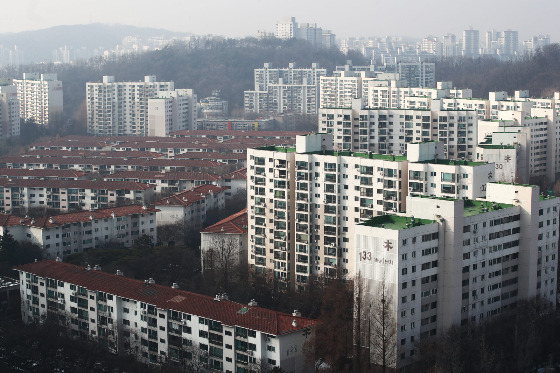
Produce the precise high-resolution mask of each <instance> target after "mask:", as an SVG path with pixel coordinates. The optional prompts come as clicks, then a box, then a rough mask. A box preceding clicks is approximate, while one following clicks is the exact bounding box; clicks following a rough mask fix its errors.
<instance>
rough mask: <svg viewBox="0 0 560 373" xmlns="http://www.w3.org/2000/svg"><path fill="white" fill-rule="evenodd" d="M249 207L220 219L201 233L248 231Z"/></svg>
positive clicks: (241, 232)
mask: <svg viewBox="0 0 560 373" xmlns="http://www.w3.org/2000/svg"><path fill="white" fill-rule="evenodd" d="M247 224H248V220H247V209H246V208H245V209H243V210H241V211H239V212H238V213H236V214H233V215H231V216H228V217H227V218H225V219H223V220H220V221H219V222H217V223H216V224H214V225H211V226H209V227H208V228H205V229H203V230H201V231H200V233H224V234H232V233H234V234H235V233H237V234H243V233H247Z"/></svg>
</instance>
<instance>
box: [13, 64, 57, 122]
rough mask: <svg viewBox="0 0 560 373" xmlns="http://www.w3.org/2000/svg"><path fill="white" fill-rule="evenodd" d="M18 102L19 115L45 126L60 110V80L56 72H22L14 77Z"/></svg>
mask: <svg viewBox="0 0 560 373" xmlns="http://www.w3.org/2000/svg"><path fill="white" fill-rule="evenodd" d="M14 85H15V86H16V87H17V98H18V100H19V103H20V107H19V110H20V117H21V118H22V119H24V120H33V121H34V122H36V123H37V124H40V125H43V126H46V125H47V124H48V123H49V119H50V118H51V117H52V116H53V115H54V114H56V113H61V112H62V104H63V100H62V82H61V81H59V80H57V76H56V74H39V73H24V74H23V79H14Z"/></svg>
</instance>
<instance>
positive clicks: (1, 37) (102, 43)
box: [0, 23, 189, 63]
mask: <svg viewBox="0 0 560 373" xmlns="http://www.w3.org/2000/svg"><path fill="white" fill-rule="evenodd" d="M130 35H132V36H137V37H140V38H148V37H154V36H161V37H166V38H170V37H174V36H175V37H182V36H187V35H189V34H187V33H178V32H172V31H167V30H160V29H153V28H144V27H136V26H126V25H107V24H102V23H92V24H88V25H65V26H56V27H51V28H48V29H43V30H33V31H24V32H18V33H4V34H0V45H2V46H4V47H8V48H12V47H13V46H15V45H17V48H18V49H20V50H22V51H23V52H24V56H25V61H26V63H35V62H42V61H51V60H52V57H53V50H55V49H58V48H60V47H64V46H68V47H73V48H82V47H85V48H87V49H95V48H97V49H99V50H104V49H109V48H111V49H112V48H114V47H115V46H116V45H117V44H121V43H122V40H123V38H124V37H125V36H130Z"/></svg>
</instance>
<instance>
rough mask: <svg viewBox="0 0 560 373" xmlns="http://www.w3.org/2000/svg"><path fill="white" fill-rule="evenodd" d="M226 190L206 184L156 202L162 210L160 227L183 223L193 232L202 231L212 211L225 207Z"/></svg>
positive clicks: (159, 216) (158, 215)
mask: <svg viewBox="0 0 560 373" xmlns="http://www.w3.org/2000/svg"><path fill="white" fill-rule="evenodd" d="M226 190H227V188H226V187H220V186H216V185H210V184H205V185H199V186H197V187H194V188H192V189H189V190H186V191H184V192H180V193H177V194H174V195H172V196H169V197H165V198H162V199H160V200H158V201H156V202H154V206H155V207H156V208H158V209H159V210H160V211H159V212H158V214H157V217H158V219H157V221H158V225H166V224H177V223H181V224H184V225H185V226H186V227H188V228H189V229H192V230H199V229H201V228H202V226H203V225H204V223H205V222H206V219H207V214H208V213H209V212H210V211H212V210H216V211H217V210H220V209H223V208H224V207H225V200H226V198H225V192H226Z"/></svg>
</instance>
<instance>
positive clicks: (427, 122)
mask: <svg viewBox="0 0 560 373" xmlns="http://www.w3.org/2000/svg"><path fill="white" fill-rule="evenodd" d="M411 100H412V101H416V99H411ZM415 105H416V103H415ZM426 105H428V104H427V103H426ZM364 106H365V105H364V104H363V102H362V100H354V107H353V108H351V109H336V108H332V109H321V110H320V113H319V132H325V133H330V134H333V136H334V148H335V149H337V150H342V151H353V152H358V151H360V152H368V151H369V152H374V153H380V154H404V153H405V152H406V144H409V143H413V142H426V141H441V142H442V143H443V144H444V150H445V157H446V158H450V159H468V160H472V159H473V157H474V150H475V147H476V144H477V122H478V118H477V115H476V112H475V111H470V110H434V109H432V110H429V109H428V107H429V106H428V107H425V108H422V109H416V110H415V109H366V108H364Z"/></svg>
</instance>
